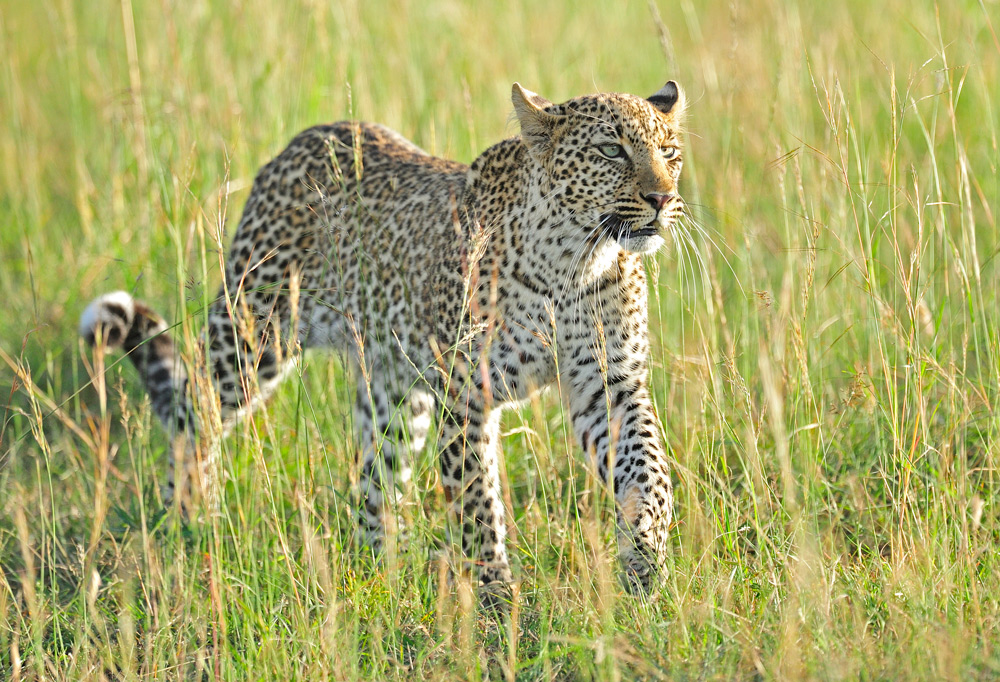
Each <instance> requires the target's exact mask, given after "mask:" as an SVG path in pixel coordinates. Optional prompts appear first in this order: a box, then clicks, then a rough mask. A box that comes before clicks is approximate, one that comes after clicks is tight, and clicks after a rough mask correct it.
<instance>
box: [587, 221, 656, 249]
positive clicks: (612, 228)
mask: <svg viewBox="0 0 1000 682" xmlns="http://www.w3.org/2000/svg"><path fill="white" fill-rule="evenodd" d="M601 225H602V226H603V230H601V234H603V235H605V237H608V238H611V239H613V240H614V241H616V242H618V244H620V245H621V247H622V248H623V249H625V250H626V251H630V252H632V253H652V252H654V251H657V250H659V248H660V247H661V246H663V245H664V244H665V243H666V241H667V240H666V233H667V232H668V229H667V225H665V224H664V223H663V221H662V220H661V219H660V217H659V216H657V217H655V218H653V219H652V220H651V221H649V222H648V223H645V224H640V225H636V221H635V220H629V219H628V218H625V217H622V216H621V215H619V214H617V213H605V214H604V215H602V216H601Z"/></svg>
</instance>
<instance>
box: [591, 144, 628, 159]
mask: <svg viewBox="0 0 1000 682" xmlns="http://www.w3.org/2000/svg"><path fill="white" fill-rule="evenodd" d="M597 151H599V152H600V153H601V155H603V156H606V157H608V158H609V159H624V158H625V148H624V147H622V146H621V145H620V144H613V143H611V142H609V143H607V144H599V145H597Z"/></svg>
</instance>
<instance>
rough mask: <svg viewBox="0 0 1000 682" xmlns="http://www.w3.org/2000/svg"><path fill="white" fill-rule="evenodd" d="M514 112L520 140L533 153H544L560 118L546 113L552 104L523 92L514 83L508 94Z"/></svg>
mask: <svg viewBox="0 0 1000 682" xmlns="http://www.w3.org/2000/svg"><path fill="white" fill-rule="evenodd" d="M510 99H511V102H513V103H514V112H515V113H516V114H517V120H518V121H519V122H520V123H521V140H523V141H524V144H525V145H526V146H527V147H528V149H530V150H531V151H532V152H534V153H542V152H544V151H546V150H547V149H548V148H549V146H550V143H551V141H552V131H553V128H555V125H556V122H557V121H558V120H559V119H560V118H561V116H559V115H557V114H551V113H549V112H548V111H546V109H547V108H549V107H551V106H552V102H550V101H549V100H547V99H545V98H544V97H542V96H541V95H538V94H536V93H534V92H532V91H531V90H525V89H524V88H522V87H521V84H520V83H514V87H513V88H512V89H511V93H510Z"/></svg>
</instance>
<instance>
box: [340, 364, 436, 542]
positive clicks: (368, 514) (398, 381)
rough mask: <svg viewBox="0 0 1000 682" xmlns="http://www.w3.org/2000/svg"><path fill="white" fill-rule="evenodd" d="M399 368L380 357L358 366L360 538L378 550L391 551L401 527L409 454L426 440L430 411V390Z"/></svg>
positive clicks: (413, 453) (411, 460)
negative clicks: (383, 361)
mask: <svg viewBox="0 0 1000 682" xmlns="http://www.w3.org/2000/svg"><path fill="white" fill-rule="evenodd" d="M397 369H398V368H397V367H393V366H388V365H387V364H386V363H381V362H377V363H374V364H371V365H369V366H367V367H365V368H364V369H361V368H360V367H359V368H358V369H357V379H358V391H357V407H356V412H355V420H356V425H357V437H358V442H359V446H360V460H361V462H360V463H361V471H360V475H359V481H358V483H359V492H360V497H361V503H360V505H359V507H360V509H359V515H358V526H359V528H358V530H359V540H360V541H361V543H362V544H363V545H365V546H367V547H368V548H370V549H371V551H372V552H373V553H374V554H375V555H376V556H378V555H381V554H382V553H383V552H386V551H391V550H392V548H393V547H394V545H395V542H394V540H395V538H396V536H397V535H398V534H399V531H400V530H402V526H403V523H404V519H405V516H406V515H405V514H404V513H403V509H402V506H403V501H404V498H405V493H406V489H407V487H408V486H409V484H410V479H411V476H412V470H413V469H412V467H413V458H414V455H415V454H417V453H419V452H420V451H421V450H423V448H424V445H425V444H426V442H427V432H428V430H429V429H430V425H431V418H432V413H433V412H434V403H435V401H434V397H433V395H432V394H431V392H430V391H429V390H427V388H426V387H424V386H423V385H422V384H421V383H420V382H419V380H418V381H417V382H414V381H412V379H411V380H409V381H408V380H407V379H402V378H400V377H398V376H397ZM406 376H407V377H409V374H407V375H406Z"/></svg>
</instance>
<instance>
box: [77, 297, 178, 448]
mask: <svg viewBox="0 0 1000 682" xmlns="http://www.w3.org/2000/svg"><path fill="white" fill-rule="evenodd" d="M80 335H81V336H82V337H83V338H84V340H85V341H86V342H87V343H88V344H90V345H91V346H94V345H97V344H101V346H102V347H103V348H104V350H105V351H106V352H107V351H112V350H121V351H122V352H124V353H125V355H126V357H128V359H129V360H131V361H132V364H133V365H135V368H136V369H137V370H138V371H139V376H140V377H142V381H143V384H145V387H146V391H147V393H149V399H150V402H151V403H152V405H153V410H154V412H155V413H156V415H157V417H159V419H160V421H161V422H162V423H163V426H164V427H165V428H166V430H167V432H168V433H170V434H171V435H178V434H180V433H182V432H184V431H187V430H188V429H190V428H191V427H192V426H193V424H192V419H191V408H190V403H189V398H188V394H187V371H186V370H185V367H184V363H183V361H182V360H181V357H180V355H179V354H178V352H177V349H176V347H175V345H174V340H173V339H172V338H171V337H170V334H169V333H167V323H166V322H165V321H164V319H163V318H162V317H160V316H159V315H158V314H156V312H154V311H153V309H152V308H150V307H149V306H148V305H146V304H145V303H143V302H142V301H137V300H135V299H134V298H132V296H131V295H130V294H128V293H127V292H124V291H115V292H112V293H110V294H105V295H103V296H101V297H99V298H97V299H95V300H94V301H93V302H92V303H91V304H90V305H89V306H87V309H86V310H84V311H83V315H82V316H81V317H80Z"/></svg>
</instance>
